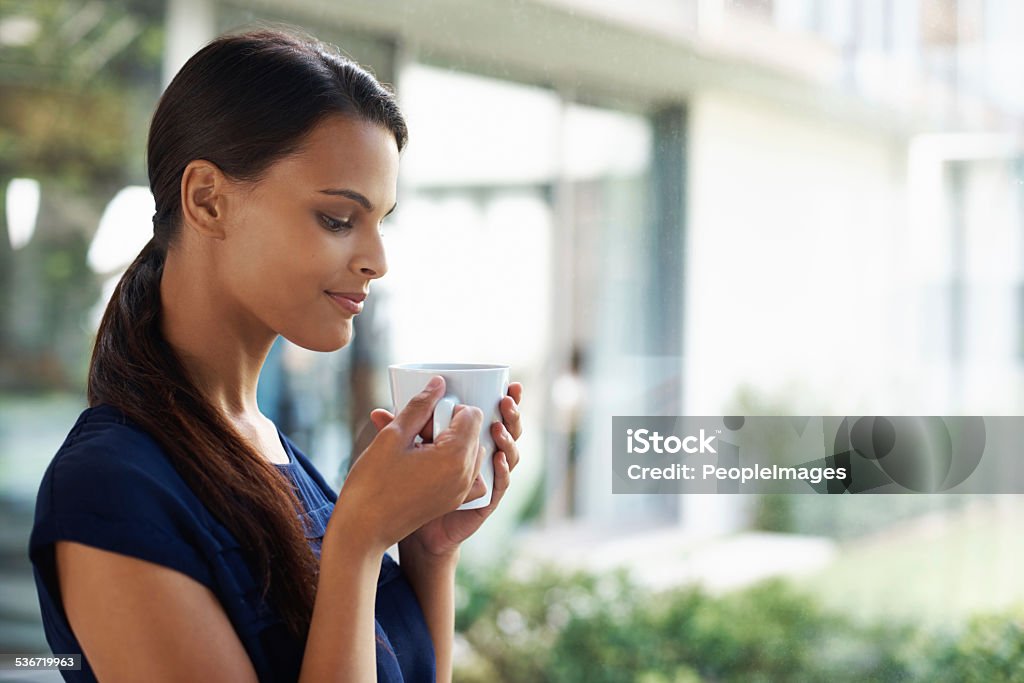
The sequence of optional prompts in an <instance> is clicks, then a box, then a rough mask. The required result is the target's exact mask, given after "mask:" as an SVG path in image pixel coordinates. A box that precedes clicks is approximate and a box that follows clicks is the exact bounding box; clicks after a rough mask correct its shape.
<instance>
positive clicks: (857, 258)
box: [0, 0, 1024, 683]
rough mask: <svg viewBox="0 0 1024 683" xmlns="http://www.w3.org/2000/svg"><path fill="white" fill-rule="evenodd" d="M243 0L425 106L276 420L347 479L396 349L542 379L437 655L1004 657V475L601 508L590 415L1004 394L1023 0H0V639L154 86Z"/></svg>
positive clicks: (553, 663) (882, 403) (1018, 645)
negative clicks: (373, 234) (359, 288)
mask: <svg viewBox="0 0 1024 683" xmlns="http://www.w3.org/2000/svg"><path fill="white" fill-rule="evenodd" d="M255 23H262V24H266V23H272V24H277V23H286V24H289V25H294V26H299V27H302V28H303V29H305V30H307V31H308V32H310V33H312V34H314V35H315V36H317V37H319V38H321V39H322V40H324V41H327V42H330V43H332V44H335V45H337V46H338V47H339V48H341V50H342V51H344V52H345V53H347V54H349V55H350V56H352V57H353V58H355V59H356V60H357V61H359V62H360V63H362V64H364V65H366V66H368V67H369V68H371V70H372V71H374V73H376V75H377V76H378V78H380V79H381V80H382V81H384V82H387V83H390V84H393V85H394V87H395V88H396V90H397V92H398V95H399V98H400V101H401V104H402V106H403V109H404V112H405V114H406V116H407V118H408V121H409V128H410V143H409V146H408V148H407V150H406V151H405V152H404V154H403V161H402V170H401V178H400V187H399V202H398V209H397V211H396V212H395V214H393V217H392V218H389V219H388V221H387V222H386V223H385V233H384V234H385V244H386V247H387V249H388V258H389V266H390V270H389V273H388V276H387V277H386V278H384V279H383V280H381V281H380V282H379V283H375V291H374V296H373V297H371V298H370V299H369V300H368V302H367V307H366V309H365V312H364V313H363V314H362V315H360V316H359V317H358V318H357V319H356V324H357V333H356V336H355V339H354V342H353V343H352V344H351V345H350V346H348V347H346V348H345V349H343V350H342V351H340V352H337V353H333V354H317V353H312V352H308V351H305V350H303V349H300V348H297V347H295V346H293V345H290V344H288V343H285V342H283V340H279V343H278V344H277V345H276V346H275V348H274V350H273V352H272V353H271V356H270V358H269V359H268V362H267V366H266V368H265V370H264V373H263V376H262V382H261V384H260V405H261V408H262V409H263V411H264V412H265V413H266V414H267V415H269V416H270V417H272V418H273V419H275V420H276V421H277V422H278V425H279V426H280V427H281V429H282V430H283V431H285V432H286V433H288V434H290V435H291V436H292V437H293V438H294V439H295V440H296V442H298V443H299V445H300V446H301V447H302V448H303V449H304V450H305V452H306V453H308V454H309V455H310V456H311V457H312V458H313V460H314V462H315V463H316V464H317V465H318V467H319V468H320V469H321V470H322V471H323V472H324V474H325V475H326V476H327V478H328V479H329V480H331V483H332V484H334V485H340V483H341V482H342V481H343V479H344V474H345V472H346V470H347V466H348V462H349V458H350V455H351V452H352V450H353V447H354V446H353V444H355V443H357V442H359V441H360V439H361V438H363V439H365V438H366V436H367V431H366V430H367V429H368V428H369V427H368V425H369V422H368V418H367V415H368V413H369V410H370V409H371V408H373V407H377V406H388V405H389V397H388V395H387V387H386V377H385V371H386V366H387V364H388V363H391V362H416V361H449V360H457V361H467V362H504V363H509V364H510V365H511V366H512V379H513V380H516V381H521V382H523V383H524V385H525V398H524V404H523V411H524V420H525V428H526V431H525V435H524V436H523V438H522V440H521V446H520V447H521V449H522V452H523V461H522V465H521V466H520V468H519V469H517V471H516V477H515V481H514V484H513V488H512V490H511V491H510V494H509V497H508V498H506V501H505V502H504V503H503V505H502V509H500V510H499V512H498V513H497V514H496V515H495V517H494V518H492V520H491V521H489V522H488V525H487V526H486V528H485V529H484V530H482V531H481V533H480V534H478V537H474V539H472V541H470V542H469V543H467V545H466V548H465V551H464V557H465V562H464V563H463V564H464V566H463V567H462V568H461V573H460V578H459V590H460V592H459V606H458V607H459V613H458V631H459V637H458V649H457V661H458V670H459V673H458V676H457V679H458V680H461V681H478V680H479V681H485V680H486V681H644V682H646V683H660V682H678V681H701V680H716V681H718V680H746V681H750V680H979V681H995V680H1007V681H1009V680H1018V681H1021V680H1024V616H1022V611H1021V608H1022V605H1024V583H1022V582H1021V581H1020V579H1019V568H1020V566H1021V564H1022V562H1024V534H1022V533H1021V531H1022V526H1021V525H1022V522H1024V499H1022V497H1021V496H1006V495H1004V496H991V497H986V496H955V495H945V496H939V495H908V496H895V495H890V496H870V495H864V496H764V497H760V498H759V497H755V496H728V495H722V496H688V497H683V496H674V495H649V496H627V495H618V496H613V495H612V494H611V440H610V438H609V436H610V430H611V416H612V415H677V414H690V415H720V414H740V415H833V414H835V415H886V414H888V415H960V414H967V415H1015V414H1022V411H1024V372H1022V371H1024V240H1022V236H1024V230H1022V228H1024V222H1022V218H1024V78H1022V73H1021V64H1024V3H1020V2H1017V1H1016V0H634V1H633V2H630V3H622V2H614V1H613V0H514V1H513V0H419V1H416V2H401V1H398V0H345V1H344V2H340V1H335V0H279V1H277V2H267V1H266V0H125V1H123V2H113V1H106V0H0V202H2V208H3V210H2V211H0V652H12V653H22V652H46V651H47V650H46V643H45V640H44V639H43V636H42V630H41V627H40V625H39V617H38V604H37V602H36V597H35V590H34V586H33V583H32V578H31V571H30V567H29V565H28V561H27V558H26V547H27V539H28V532H29V529H30V527H31V521H32V513H33V505H34V497H35V493H36V489H37V487H38V482H39V480H40V478H41V476H42V473H43V471H44V469H45V467H46V465H47V464H48V463H49V460H50V459H51V458H52V456H53V454H54V453H55V452H56V450H57V448H58V447H59V446H60V443H61V442H62V440H63V439H64V436H65V435H66V433H67V431H68V430H69V428H70V427H71V425H72V424H73V422H74V420H75V418H76V417H77V415H78V413H79V412H80V411H81V410H82V409H83V408H84V407H85V391H84V390H85V377H86V369H87V366H88V358H89V353H90V350H91V344H92V340H93V336H94V333H95V329H96V325H97V323H98V319H99V315H100V312H101V311H102V309H103V307H104V305H105V303H106V300H107V298H108V296H109V294H110V291H111V290H112V288H113V284H114V283H115V282H116V280H117V278H118V277H119V275H120V273H121V271H122V270H123V269H124V268H125V267H126V266H127V264H128V263H129V261H130V260H131V259H132V258H133V257H134V255H135V254H136V253H137V252H138V250H139V249H140V248H141V246H142V245H143V244H144V243H145V242H146V241H147V240H148V239H149V236H150V231H151V224H150V216H151V214H152V212H153V204H152V197H151V195H150V194H149V190H148V185H147V179H146V173H145V159H144V150H145V141H146V134H147V129H148V124H149V119H150V116H151V114H152V111H153V109H154V107H155V105H156V101H157V99H158V97H159V95H160V93H161V91H162V87H163V86H164V85H166V83H167V82H168V81H169V79H170V77H171V76H172V75H173V74H174V73H175V71H176V70H177V68H178V67H180V65H181V64H182V63H184V61H185V60H186V59H187V58H188V57H189V56H190V55H191V54H192V53H193V52H194V51H195V50H197V49H198V48H199V47H200V46H202V45H203V44H204V43H205V42H206V41H208V40H209V39H211V38H213V37H214V36H216V35H217V34H218V33H220V32H222V31H224V30H229V29H234V28H238V27H241V26H251V25H253V24H255ZM5 675H6V676H8V678H7V679H5V678H4V676H5ZM11 675H12V674H5V673H4V672H0V680H13V679H12V678H10V676H11ZM52 679H53V676H52V675H51V676H50V677H49V678H47V677H45V676H43V675H40V677H39V678H36V679H31V680H52ZM24 680H30V679H28V678H25V679H24Z"/></svg>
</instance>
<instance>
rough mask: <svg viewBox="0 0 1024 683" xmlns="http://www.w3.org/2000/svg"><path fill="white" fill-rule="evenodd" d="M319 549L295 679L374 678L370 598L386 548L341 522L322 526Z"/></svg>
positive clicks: (309, 682) (315, 682) (318, 682)
mask: <svg viewBox="0 0 1024 683" xmlns="http://www.w3.org/2000/svg"><path fill="white" fill-rule="evenodd" d="M332 521H333V520H332ZM332 536H333V537H334V538H331V537H332ZM322 548H323V549H322V554H321V557H320V579H319V582H318V584H317V593H316V603H315V605H314V606H313V618H312V621H311V622H310V625H309V637H308V639H307V640H306V652H305V654H304V655H303V659H302V673H301V675H300V676H299V683H328V682H329V681H346V682H348V681H352V682H354V683H362V682H364V681H365V682H367V683H370V682H372V681H376V680H377V650H376V644H375V629H374V624H373V618H374V602H375V598H376V593H377V577H378V576H379V575H380V558H381V556H382V555H383V554H384V551H385V550H386V548H385V547H383V546H382V545H381V544H380V543H375V542H373V541H372V540H370V539H366V538H365V537H364V535H363V534H360V533H358V530H357V529H351V528H344V526H343V525H341V524H335V525H334V526H333V527H332V526H328V531H327V535H326V536H325V537H324V543H323V546H322Z"/></svg>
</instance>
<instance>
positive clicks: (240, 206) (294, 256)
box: [219, 116, 398, 351]
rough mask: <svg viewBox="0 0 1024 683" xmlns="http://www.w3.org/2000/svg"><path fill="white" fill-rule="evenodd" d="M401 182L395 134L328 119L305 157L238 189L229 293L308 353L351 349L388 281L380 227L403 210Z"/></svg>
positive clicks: (227, 270)
mask: <svg viewBox="0 0 1024 683" xmlns="http://www.w3.org/2000/svg"><path fill="white" fill-rule="evenodd" d="M397 180H398V146H397V144H396V143H395V137H394V135H393V134H392V133H391V132H390V131H388V130H387V129H386V128H384V127H383V126H380V125H377V124H375V123H370V122H366V121H362V120H359V119H355V118H350V117H342V116H332V117H328V118H327V119H325V120H324V121H323V122H322V123H320V124H319V125H318V126H317V127H316V128H315V129H314V130H313V131H312V132H311V133H310V135H309V136H308V138H307V140H306V144H305V145H303V148H302V150H301V151H299V152H298V153H296V154H293V155H291V156H288V157H286V158H284V159H282V160H280V161H278V162H276V163H275V164H273V165H272V166H270V167H269V169H268V170H267V172H266V173H265V175H264V176H263V177H262V178H261V179H260V180H258V181H256V182H254V183H242V184H239V191H238V192H237V193H236V194H235V196H234V200H235V201H233V202H231V206H232V211H231V216H232V218H231V220H230V221H229V223H228V226H229V230H230V232H229V233H228V239H227V240H225V242H224V247H225V248H224V250H223V252H222V256H223V258H222V259H220V263H219V266H220V267H222V268H223V271H222V273H221V275H222V278H221V279H222V283H223V284H224V285H225V286H226V288H227V289H228V290H229V292H228V294H229V295H230V296H232V297H233V298H234V299H235V301H237V302H238V303H239V304H241V306H242V308H243V309H244V311H245V313H247V314H248V315H249V316H251V317H252V318H255V320H256V321H258V323H261V324H262V326H265V327H267V328H269V329H270V330H272V331H273V332H274V333H277V334H280V335H281V336H283V337H285V338H286V339H288V340H289V341H291V342H293V343H295V344H298V345H299V346H302V347H305V348H307V349H312V350H314V351H334V350H337V349H339V348H341V347H342V346H344V345H345V344H347V343H348V342H349V341H350V340H351V338H352V319H353V318H354V317H355V316H356V315H357V314H358V312H359V310H360V309H361V308H362V305H363V304H362V303H361V302H362V299H363V297H364V295H366V294H367V293H368V292H369V290H370V281H371V280H375V279H376V278H379V277H381V276H383V275H384V273H385V272H387V263H386V261H385V258H384V245H383V244H382V242H381V235H380V223H381V221H382V220H383V219H384V217H385V216H387V215H388V214H389V213H390V212H391V211H392V209H393V208H394V206H395V194H396V186H397Z"/></svg>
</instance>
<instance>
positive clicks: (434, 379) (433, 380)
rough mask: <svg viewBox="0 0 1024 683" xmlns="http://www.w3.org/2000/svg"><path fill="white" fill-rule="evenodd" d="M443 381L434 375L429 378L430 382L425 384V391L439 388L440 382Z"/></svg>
mask: <svg viewBox="0 0 1024 683" xmlns="http://www.w3.org/2000/svg"><path fill="white" fill-rule="evenodd" d="M443 381H444V379H443V378H442V377H441V376H440V375H434V376H433V377H431V378H430V381H429V382H427V391H433V390H434V389H437V388H438V387H439V386H441V382H443Z"/></svg>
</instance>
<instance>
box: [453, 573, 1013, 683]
mask: <svg viewBox="0 0 1024 683" xmlns="http://www.w3.org/2000/svg"><path fill="white" fill-rule="evenodd" d="M459 586H460V590H461V591H462V597H463V598H464V600H463V601H462V606H461V608H460V609H459V611H458V615H457V628H458V630H459V631H460V633H461V634H462V635H463V636H464V637H465V639H466V641H467V642H468V643H469V645H470V646H471V647H472V650H473V653H474V658H472V661H469V662H467V663H465V665H464V666H462V667H461V668H460V669H459V671H458V672H457V673H458V675H457V680H459V681H461V682H462V683H476V682H477V681H481V682H482V681H497V682H501V683H518V682H520V681H530V682H531V683H533V682H536V683H627V682H629V683H636V682H640V683H695V682H697V681H714V682H719V681H721V682H726V681H744V682H755V683H757V682H760V681H765V682H767V681H795V682H800V681H835V682H837V683H842V682H844V681H849V682H851V683H852V682H853V681H858V682H859V681H922V682H923V681H979V682H980V681H996V682H1000V681H1024V619H1021V618H1020V617H1019V616H1018V617H1016V618H1012V617H1008V616H1004V617H988V618H985V619H979V620H977V621H975V622H972V623H971V624H970V625H968V626H967V627H966V629H965V631H964V632H963V633H959V634H953V633H948V634H930V633H925V632H923V631H921V630H920V629H918V628H916V627H913V626H911V625H900V624H883V625H871V626H865V625H863V624H859V623H857V622H855V621H854V620H852V619H850V618H848V617H845V616H843V615H839V614H834V613H830V612H828V611H826V610H825V609H824V608H822V607H821V606H820V605H819V604H818V603H817V602H816V601H815V600H814V599H813V598H811V597H810V596H807V595H804V594H802V593H799V592H798V591H796V590H795V589H794V588H793V587H792V586H791V585H790V584H787V583H784V582H781V581H770V582H765V583H762V584H759V585H757V586H755V587H752V588H749V589H747V590H743V591H739V592H735V593H730V594H728V595H725V596H721V597H715V596H711V595H708V594H707V593H705V592H703V591H701V590H698V589H696V588H685V589H676V590H672V591H668V592H662V593H651V592H648V591H645V590H643V589H641V588H640V587H638V586H637V585H635V584H633V583H632V582H631V581H629V580H628V578H627V577H626V576H625V575H624V574H621V573H620V574H612V575H605V576H596V575H590V574H585V573H575V574H560V573H558V572H555V571H553V570H551V569H543V570H541V571H540V572H538V573H537V574H536V575H534V576H533V577H532V578H529V579H516V578H512V577H510V576H507V575H496V574H493V573H484V572H476V573H469V572H465V573H462V574H460V581H459Z"/></svg>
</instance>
